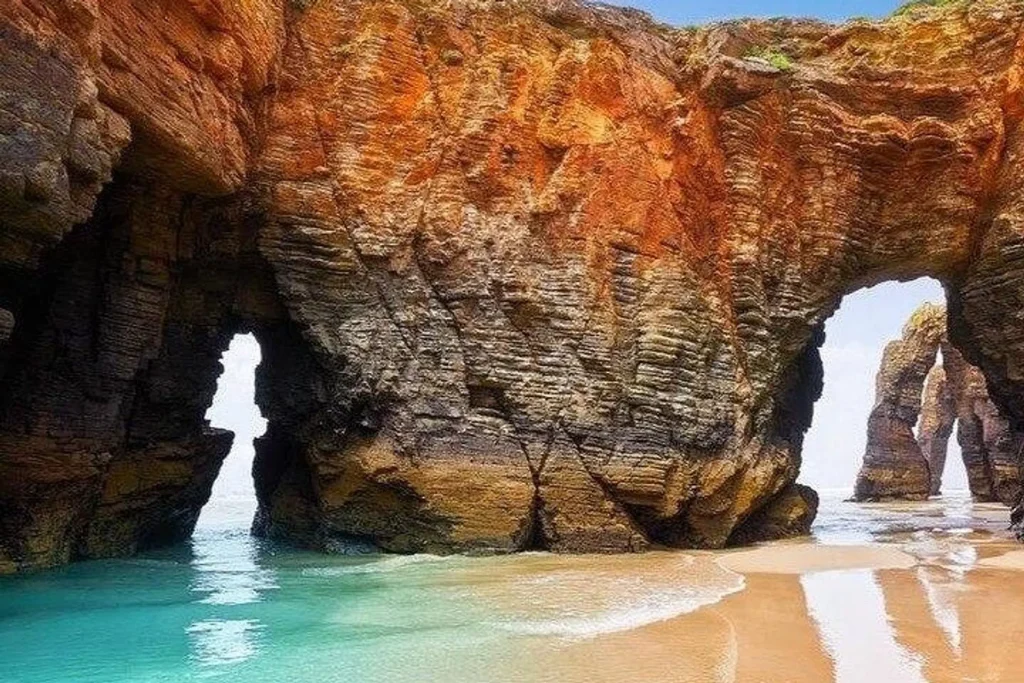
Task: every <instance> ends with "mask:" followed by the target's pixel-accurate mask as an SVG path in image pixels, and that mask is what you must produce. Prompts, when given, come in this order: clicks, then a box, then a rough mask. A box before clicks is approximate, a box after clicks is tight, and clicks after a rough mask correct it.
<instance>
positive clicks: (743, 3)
mask: <svg viewBox="0 0 1024 683" xmlns="http://www.w3.org/2000/svg"><path fill="white" fill-rule="evenodd" d="M613 4H628V5H631V6H634V7H638V8H640V9H643V10H646V11H648V12H650V13H651V14H652V15H653V16H654V17H655V18H657V19H659V20H661V21H664V22H667V23H670V24H675V25H686V24H693V23H700V22H707V21H714V20H719V19H733V18H738V17H748V16H749V17H774V16H809V17H817V18H820V19H827V20H833V21H838V20H842V19H846V18H849V17H853V16H872V17H881V16H885V15H887V14H890V13H891V12H892V11H893V10H894V9H896V8H897V7H899V6H900V5H902V4H903V0H862V1H860V2H849V1H845V2H844V1H842V0H817V1H815V0H760V1H759V0H717V1H712V0H683V1H681V2H678V1H676V2H673V1H671V0H633V2H628V3H624V2H620V3H613ZM925 301H934V302H937V303H941V302H942V301H943V295H942V289H941V287H940V286H939V284H938V283H937V282H935V281H934V280H927V279H923V280H918V281H916V282H913V283H908V284H901V283H887V284H884V285H879V286H878V287H875V288H873V289H870V290H862V291H860V292H856V293H854V294H851V295H850V296H848V297H846V299H845V300H844V302H843V305H842V307H841V308H840V310H839V312H838V313H836V315H834V316H833V317H832V319H831V320H829V322H828V324H827V326H826V333H827V335H828V338H827V340H826V342H825V346H824V347H823V348H822V360H823V362H824V364H825V391H824V394H823V396H822V398H821V400H819V401H818V403H817V404H816V405H815V415H814V424H813V425H812V427H811V430H810V432H809V433H808V435H807V439H806V442H805V444H804V463H803V467H802V472H801V477H800V480H801V481H803V482H804V483H806V484H809V485H811V486H813V487H815V488H818V489H839V488H841V489H849V490H851V491H852V488H853V482H854V480H855V478H856V475H857V470H858V469H859V468H860V462H861V458H862V456H863V452H864V445H865V441H866V436H865V430H866V426H867V417H868V413H869V412H870V411H871V407H872V404H873V402H874V377H875V373H876V372H877V370H878V365H879V362H880V360H881V357H882V349H883V348H884V347H885V344H886V343H887V342H889V341H890V340H892V339H895V338H898V337H899V335H900V331H901V330H902V328H903V324H904V323H905V322H906V320H907V319H908V318H909V317H910V314H911V313H912V312H913V311H914V309H915V308H917V307H918V306H919V305H921V304H922V303H924V302H925ZM259 358H260V351H259V344H257V342H256V340H255V338H253V337H252V336H251V335H245V336H238V337H235V339H234V341H232V343H231V347H230V348H229V350H228V351H227V352H226V354H225V356H224V360H223V362H224V366H225V372H224V375H223V376H222V377H221V380H220V383H219V385H218V391H217V396H216V397H215V398H214V403H213V406H211V408H210V410H209V412H208V414H207V418H208V419H209V420H210V421H211V423H212V424H213V425H215V426H219V427H224V428H227V429H231V430H232V431H234V432H235V447H234V449H233V450H232V452H231V455H230V456H229V457H228V460H227V461H226V462H225V465H224V469H223V471H222V474H221V476H220V477H219V478H218V479H217V483H216V484H215V486H214V496H226V495H230V496H240V495H252V493H251V492H252V481H251V476H250V470H251V467H252V458H253V447H252V440H253V438H255V437H256V436H259V435H260V434H262V433H263V430H264V429H265V425H266V422H265V420H264V419H263V418H262V417H261V416H260V413H259V410H258V409H257V408H256V406H255V403H254V400H253V382H254V373H255V368H256V365H257V364H258V363H259ZM955 441H956V439H955V438H954V439H951V444H950V454H949V458H948V460H947V462H948V465H947V468H946V469H947V471H946V477H945V488H946V490H952V489H960V488H966V475H965V473H964V471H963V464H962V462H961V460H960V456H959V449H958V448H957V446H956V443H955Z"/></svg>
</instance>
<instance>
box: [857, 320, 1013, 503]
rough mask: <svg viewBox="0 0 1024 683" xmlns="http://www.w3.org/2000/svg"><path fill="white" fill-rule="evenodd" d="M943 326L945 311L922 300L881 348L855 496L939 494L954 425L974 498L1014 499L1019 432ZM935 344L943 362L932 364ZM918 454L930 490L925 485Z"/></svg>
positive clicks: (986, 499)
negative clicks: (897, 337) (883, 349)
mask: <svg viewBox="0 0 1024 683" xmlns="http://www.w3.org/2000/svg"><path fill="white" fill-rule="evenodd" d="M945 328H946V310H945V309H944V308H942V307H940V306H935V305H932V304H926V305H925V306H922V307H921V308H920V309H918V310H917V311H915V312H914V314H913V316H912V317H911V319H910V321H909V322H908V323H907V325H906V327H905V328H904V331H903V339H901V340H899V341H896V342H893V343H891V344H890V345H889V346H888V347H887V348H886V352H885V354H884V355H883V359H882V366H881V368H880V369H879V374H878V378H877V384H878V395H877V400H876V404H875V407H874V409H873V410H872V413H871V416H870V417H869V419H868V447H867V450H866V453H865V456H864V465H863V467H862V469H861V472H860V474H859V475H858V479H857V486H856V491H855V498H857V499H860V500H878V499H885V498H905V499H921V498H923V497H927V495H937V494H939V493H940V492H941V488H942V475H943V472H944V470H945V466H946V455H947V451H948V446H949V437H950V435H951V434H952V432H953V426H954V424H955V425H956V427H957V442H958V444H959V446H960V450H961V453H962V456H963V460H964V466H965V468H966V469H967V479H968V485H969V487H970V491H971V494H972V496H973V497H974V498H975V499H976V500H979V501H999V502H1003V503H1005V504H1007V505H1011V506H1012V505H1014V504H1015V503H1016V502H1017V500H1018V499H1019V497H1020V495H1021V484H1022V480H1021V475H1022V470H1021V466H1022V461H1021V453H1022V450H1021V446H1022V445H1024V438H1022V435H1021V433H1020V431H1019V429H1017V428H1015V427H1014V423H1013V421H1012V418H1009V417H1007V416H1006V415H1005V414H1004V413H1003V412H1002V411H1001V410H1000V409H999V408H998V407H997V406H996V405H995V404H994V403H993V402H992V400H991V398H990V397H989V393H988V387H987V383H986V380H985V376H984V375H983V374H982V372H981V371H980V370H979V369H978V368H976V367H974V366H972V365H970V364H969V363H968V362H967V361H966V360H965V359H964V357H963V356H962V355H961V353H960V352H959V351H958V350H957V349H956V348H955V347H953V346H952V345H951V344H950V343H949V342H948V340H947V339H946V329H945ZM940 349H941V351H942V359H943V363H942V365H933V364H934V363H935V362H936V360H937V353H936V352H937V351H939V350H940ZM924 372H927V376H926V377H924V378H923V379H922V377H923V373H924ZM922 384H923V394H922ZM918 415H920V422H919V423H918ZM915 424H917V426H918V429H917V433H916V434H915V433H914V431H913V428H914V425H915ZM922 459H923V460H924V463H925V466H924V470H925V471H927V473H928V477H929V482H930V485H929V488H928V491H927V492H924V491H923V490H922V476H923V474H922V472H923V468H922Z"/></svg>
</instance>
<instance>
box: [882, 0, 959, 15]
mask: <svg viewBox="0 0 1024 683" xmlns="http://www.w3.org/2000/svg"><path fill="white" fill-rule="evenodd" d="M963 1H964V0H910V2H908V3H906V4H905V5H901V6H900V7H899V8H898V9H897V10H896V11H895V12H893V13H892V15H893V16H894V17H901V16H903V15H905V14H910V13H911V12H914V11H915V10H919V9H922V8H924V7H950V6H952V5H959V4H961V3H962V2H963Z"/></svg>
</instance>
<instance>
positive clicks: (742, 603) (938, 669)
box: [0, 493, 1024, 683]
mask: <svg viewBox="0 0 1024 683" xmlns="http://www.w3.org/2000/svg"><path fill="white" fill-rule="evenodd" d="M250 515H251V507H249V505H248V504H247V503H244V502H242V501H231V500H228V501H224V502H221V503H219V504H218V507H216V508H215V509H213V510H211V511H209V513H208V514H206V513H204V517H203V522H202V525H201V527H200V528H199V529H198V530H197V532H196V534H195V537H194V538H193V540H192V542H191V544H189V545H188V546H185V547H179V548H175V549H170V550H167V551H161V552H157V553H150V554H147V555H146V556H145V557H141V558H137V559H133V560H116V561H102V562H88V563H81V564H76V565H73V566H71V567H67V568H64V569H60V570H56V571H51V572H46V573H41V574H36V575H31V576H22V577H13V578H7V579H3V580H0V681H3V682H5V683H6V682H16V683H37V682H38V683H42V682H46V683H52V682H54V681H76V682H77V681H81V682H83V683H85V682H96V683H100V682H102V683H113V682H118V681H133V682H134V681H139V682H142V681H146V682H148V681H190V680H206V679H212V680H216V679H224V680H228V679H231V680H236V681H245V682H247V683H248V682H251V683H262V682H264V681H267V682H269V681H274V682H275V683H276V682H277V681H294V682H296V683H304V682H306V681H317V682H318V683H319V682H323V681H349V680H357V681H361V682H375V681H385V680H386V681H389V682H395V681H398V682H402V681H603V680H607V681H623V680H635V681H661V680H664V681H718V680H721V681H776V680H785V681H803V680H806V681H827V680H839V681H844V682H845V681H873V682H874V683H878V682H879V681H947V680H948V681H961V680H979V681H1003V680H1005V681H1011V680H1021V675H1020V672H1022V671H1024V656H1021V655H1020V654H1018V653H1017V652H1016V650H1017V648H1015V647H1014V646H1013V644H1012V641H1010V640H1009V638H1012V637H1013V634H1015V633H1017V632H1020V631H1021V630H1022V629H1024V572H1022V571H1020V570H1017V569H1005V568H994V567H990V566H987V565H985V564H979V563H984V562H986V561H988V560H990V559H991V558H998V557H1000V556H1005V558H1011V557H1014V556H1012V555H1006V553H1009V552H1012V551H1017V550H1018V549H1019V548H1020V546H1018V545H1017V544H1015V543H1013V542H1012V541H1010V540H1009V536H1008V534H1007V533H1006V532H1005V530H1004V527H1005V520H1006V518H1007V512H1006V510H1005V508H1002V507H1001V506H998V505H975V504H973V503H971V502H970V500H969V499H968V498H967V497H965V496H963V495H953V496H947V497H945V498H943V499H939V500H933V501H929V502H926V503H917V504H886V505H860V504H853V503H844V502H843V501H842V497H841V495H839V494H837V493H831V494H829V493H826V494H825V495H824V496H823V502H822V510H821V514H820V517H819V522H818V524H817V525H816V528H815V537H814V538H812V539H806V540H800V541H789V542H783V543H778V544H772V545H771V546H769V547H767V548H761V549H758V550H755V551H749V550H738V551H723V552H717V553H716V552H676V553H667V552H666V553H651V554H647V555H638V556H614V557H606V556H601V557H557V556H550V555H544V554H527V555H521V556H515V557H496V558H463V557H450V558H438V557H432V556H412V557H372V558H345V557H328V556H323V555H319V554H314V553H305V552H298V551H295V550H287V549H283V548H280V547H277V546H274V545H269V544H263V543H261V542H259V541H256V540H254V539H252V538H251V537H250V536H249V535H248V534H247V533H246V525H247V522H248V519H249V518H250ZM1007 564H1009V565H1010V566H1017V564H1015V563H1013V562H1009V563H1007ZM1018 564H1019V565H1020V566H1024V562H1021V563H1018Z"/></svg>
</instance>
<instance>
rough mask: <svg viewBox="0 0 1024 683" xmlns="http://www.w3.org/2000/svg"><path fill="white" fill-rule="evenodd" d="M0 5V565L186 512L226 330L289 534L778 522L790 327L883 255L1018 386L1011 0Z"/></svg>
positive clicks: (488, 545)
mask: <svg viewBox="0 0 1024 683" xmlns="http://www.w3.org/2000/svg"><path fill="white" fill-rule="evenodd" d="M0 6H2V7H3V11H2V12H0V309H4V310H6V311H7V312H9V313H10V314H11V315H12V316H13V319H14V326H13V331H12V332H11V334H10V337H9V338H8V339H7V340H6V341H0V372H2V373H3V381H2V383H0V567H2V568H3V569H5V570H18V569H23V568H32V567H39V566H48V565H53V564H59V563H62V562H66V561H68V560H71V559H76V558H84V557H100V556H109V555H122V554H128V553H132V552H135V551H136V550H138V549H141V548H146V547H150V546H153V545H159V544H164V543H168V542H173V541H175V540H179V539H181V538H184V537H187V536H188V534H189V533H190V532H191V529H192V525H193V524H194V523H195V519H196V515H197V514H198V509H199V506H200V505H201V504H202V501H203V500H205V498H206V497H207V496H208V494H209V483H210V481H212V478H213V477H214V476H215V475H216V471H217V469H218V467H219V462H220V459H221V458H222V457H223V454H224V452H225V451H226V449H227V440H228V435H226V434H223V433H219V432H216V431H213V430H210V429H209V428H208V427H207V426H206V425H205V423H204V421H203V414H204V411H205V409H206V407H207V405H208V404H209V402H210V401H211V398H212V394H213V391H214V386H215V379H216V377H217V375H218V374H219V372H220V368H219V365H218V357H219V354H220V352H221V351H222V350H223V349H224V348H225V346H226V344H227V342H228V340H229V339H230V337H231V335H232V334H234V333H236V332H239V331H252V332H253V333H254V334H255V335H256V336H257V338H258V339H259V341H260V344H261V347H262V349H263V355H264V362H263V364H262V365H261V367H260V370H259V372H258V377H257V384H258V388H257V392H258V403H259V405H260V408H261V410H262V411H263V413H264V415H265V416H266V417H267V418H268V420H269V427H268V432H267V434H266V435H265V436H264V437H262V438H261V439H260V440H258V444H257V448H258V452H257V461H256V463H255V464H254V474H255V479H256V485H257V492H258V495H259V499H260V506H261V510H260V514H259V517H258V519H257V524H256V526H257V530H258V531H259V532H260V533H264V534H267V535H270V536H275V537H281V538H286V539H288V540H290V541H293V542H297V543H302V544H305V545H308V546H312V547H318V548H345V547H348V546H350V545H355V546H357V547H366V546H373V547H378V548H381V549H384V550H390V551H400V552H412V551H438V552H452V551H467V550H478V551H492V552H494V551H496V552H507V551H515V550H522V549H530V548H544V549H551V550H557V551H623V550H639V549H643V548H646V547H649V546H651V545H669V546H701V547H717V546H721V545H723V544H726V543H728V542H730V539H733V540H739V539H743V540H756V539H757V538H761V537H765V536H770V535H773V534H775V533H776V532H777V530H778V529H779V528H780V522H779V520H780V519H797V518H799V517H801V514H796V513H795V512H794V513H793V514H790V512H793V511H794V510H797V509H798V508H800V509H803V510H804V513H803V516H804V517H806V516H807V515H806V514H805V513H806V512H807V511H808V510H809V509H810V506H809V504H808V503H807V500H808V498H807V496H805V495H803V494H802V493H801V491H800V490H797V489H794V488H793V486H792V485H793V482H794V481H795V479H796V476H797V472H798V469H799V464H800V457H801V453H800V451H801V445H802V439H803V434H804V432H805V430H806V429H807V427H808V425H809V423H810V420H811V414H812V406H813V402H814V401H815V399H816V398H817V396H818V395H819V393H820V389H821V366H820V361H819V357H818V351H817V349H818V347H819V346H820V344H821V343H822V341H823V335H822V332H821V330H822V325H823V323H824V321H825V320H826V319H827V318H828V317H829V315H831V313H832V312H833V311H834V310H835V309H836V307H837V306H838V304H839V302H840V300H841V298H842V297H843V296H844V294H846V293H848V292H851V291H853V290H855V289H858V288H860V287H863V286H866V285H870V284H873V283H877V282H881V281H884V280H889V279H908V278H912V277H917V276H922V275H930V276H933V277H936V278H938V279H940V280H941V281H942V282H943V283H944V284H945V286H946V288H947V291H948V293H949V308H950V313H949V318H950V339H951V342H952V343H953V344H954V345H955V346H956V347H957V348H959V349H960V350H962V351H963V353H964V355H965V357H966V358H968V359H969V360H970V362H971V363H973V364H975V365H977V366H978V367H979V368H980V369H981V370H982V372H984V374H985V377H986V379H987V381H988V386H989V388H990V390H991V393H992V398H993V400H994V401H995V403H996V404H997V405H999V407H1000V409H1001V410H1002V412H1003V414H1005V415H1006V416H1007V418H1008V419H1011V420H1020V419H1021V418H1024V402H1022V398H1024V380H1022V379H1021V377H1024V373H1022V372H1021V371H1020V368H1021V367H1024V365H1022V363H1024V342H1022V339H1024V337H1022V335H1021V334H1020V332H1021V329H1022V328H1021V322H1020V320H1019V317H1018V315H1017V313H1018V312H1019V311H1020V310H1021V309H1022V306H1021V304H1022V302H1024V291H1022V288H1021V285H1020V282H1021V281H1022V279H1021V277H1020V275H1021V270H1022V268H1024V266H1022V265H1021V263H1022V262H1021V260H1020V258H1019V256H1018V255H1019V254H1020V253H1021V251H1022V246H1024V241H1022V239H1021V238H1022V232H1024V207H1022V200H1024V170H1022V168H1021V165H1020V164H1019V163H1018V159H1019V155H1020V154H1021V152H1022V151H1024V138H1022V136H1021V133H1020V130H1019V129H1020V126H1019V123H1020V119H1021V115H1022V113H1024V105H1022V103H1024V99H1022V97H1021V85H1022V79H1021V74H1022V66H1024V42H1022V41H1021V38H1020V36H1021V28H1022V26H1024V7H1022V6H1021V5H1020V3H1018V2H1016V1H1015V0H977V1H976V2H970V3H967V2H964V3H953V4H952V5H951V6H948V7H945V8H941V9H939V8H935V9H929V8H924V9H921V10H918V11H915V12H911V13H909V14H907V15H903V16H900V17H895V18H893V19H891V20H888V21H884V22H877V23H872V22H866V21H857V22H853V23H850V24H847V25H844V26H829V25H826V24H821V23H816V22H806V21H790V20H778V21H771V22H734V23H729V24H722V25H715V26H709V27H704V28H699V29H673V28H670V27H666V26H662V25H658V24H656V23H654V22H652V21H651V20H650V19H648V18H647V17H646V16H644V15H642V14H640V13H637V12H634V11H628V10H619V9H614V8H609V7H605V6H599V5H583V4H576V3H575V2H572V1H570V0H519V1H512V0H505V1H504V2H488V1H486V0H482V1H479V2H470V1H469V0H452V1H446V2H441V1H440V0H437V1H433V0H306V1H303V2H285V0H255V1H253V0H249V1H246V2H242V1H240V0H188V1H185V2H173V3H150V2H140V1H137V0H104V2H102V3H100V2H98V0H69V1H67V2H61V3H55V2H46V1H45V0H0ZM0 338H2V337H0ZM797 498H799V499H800V500H802V501H804V503H803V504H802V505H801V504H797V503H796V502H795V501H796V499H797ZM787 510H788V512H787ZM772 511H776V512H778V514H769V513H770V512H772ZM772 520H774V521H772ZM782 526H785V524H782ZM797 526H799V524H797Z"/></svg>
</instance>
